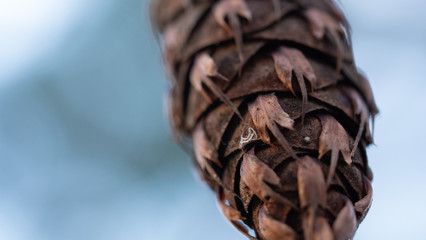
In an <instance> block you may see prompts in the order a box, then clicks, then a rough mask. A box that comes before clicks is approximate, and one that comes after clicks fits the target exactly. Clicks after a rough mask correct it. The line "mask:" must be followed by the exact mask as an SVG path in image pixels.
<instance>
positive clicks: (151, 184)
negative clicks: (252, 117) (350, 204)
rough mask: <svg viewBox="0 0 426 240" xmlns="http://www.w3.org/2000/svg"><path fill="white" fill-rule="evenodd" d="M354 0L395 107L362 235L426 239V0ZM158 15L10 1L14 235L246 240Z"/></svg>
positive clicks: (7, 77) (45, 239)
mask: <svg viewBox="0 0 426 240" xmlns="http://www.w3.org/2000/svg"><path fill="white" fill-rule="evenodd" d="M341 3H342V5H343V8H344V11H345V12H346V14H347V16H348V18H349V20H350V22H351V24H352V28H353V41H354V50H355V56H356V60H357V64H358V65H359V67H361V68H362V69H363V70H364V71H365V72H366V73H367V74H368V76H369V78H370V80H371V84H372V86H373V90H374V93H375V97H376V101H377V104H378V105H379V107H380V110H381V114H380V116H379V117H378V119H377V122H376V129H375V140H376V144H377V146H372V147H370V149H369V159H370V164H371V167H372V169H373V171H374V174H375V179H374V182H373V187H374V190H375V192H374V202H373V207H372V209H371V211H370V214H369V215H368V217H367V219H366V220H365V221H364V223H363V224H362V225H361V227H360V229H359V231H358V233H357V235H356V238H355V239H366V240H368V239H411V240H415V239H424V238H425V235H426V228H425V221H424V220H423V216H424V214H425V213H426V205H425V204H424V203H425V202H426V191H425V190H426V186H425V185H426V174H425V169H426V161H425V160H426V157H425V152H424V151H423V150H424V145H425V137H426V127H425V118H426V97H425V93H424V92H425V89H426V79H425V76H426V65H425V64H426V45H425V44H426V24H425V22H426V15H425V14H424V10H425V7H426V2H425V1H422V0H405V1H402V0H394V1H387V0H375V1H367V0H358V1H349V0H341ZM147 13H148V1H147V0H121V1H113V0H91V1H84V0H61V1H57V0H1V1H0V239H7V240H57V239H61V240H71V239H73V240H75V239H79V240H85V239H90V240H109V239H111V240H112V239H114V240H117V239H119V240H127V239H128V240H130V239H132V240H133V239H143V240H154V239H155V240H198V239H205V240H213V239H244V238H243V237H242V235H241V234H239V233H238V232H237V230H234V228H233V227H232V226H231V225H230V224H228V223H227V222H226V221H225V219H224V218H223V217H222V215H221V213H220V212H219V210H218V209H217V206H216V203H215V197H214V195H213V193H211V192H210V190H209V189H208V187H207V186H206V185H204V184H203V183H201V182H200V181H199V180H198V178H197V177H196V175H195V174H194V173H193V169H192V167H191V161H190V159H189V156H188V155H187V154H186V153H184V152H183V151H182V150H180V149H179V147H177V146H176V145H175V144H174V143H173V141H172V138H171V136H170V130H169V127H168V121H167V117H166V114H165V110H164V109H165V108H164V103H163V100H164V96H165V95H166V88H167V82H166V80H165V78H164V73H163V67H162V60H161V56H160V52H159V49H158V44H157V43H156V40H155V39H154V37H153V36H152V32H151V29H150V24H149V19H148V14H147Z"/></svg>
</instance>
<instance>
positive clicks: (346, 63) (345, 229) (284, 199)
mask: <svg viewBox="0 0 426 240" xmlns="http://www.w3.org/2000/svg"><path fill="white" fill-rule="evenodd" d="M152 19H153V24H154V27H155V28H156V29H157V31H159V32H160V35H161V43H162V48H163V54H164V60H165V66H166V69H167V72H168V74H169V78H170V79H171V85H172V88H171V91H170V98H169V114H170V120H171V125H172V128H173V132H174V135H175V136H176V138H177V139H178V140H179V141H183V142H185V141H186V140H190V139H192V140H193V149H194V164H195V166H196V168H197V169H198V170H199V172H200V174H201V176H202V178H203V179H204V180H205V181H206V182H207V183H208V184H209V186H210V187H211V188H212V189H213V190H214V191H215V192H216V194H217V199H218V202H219V206H220V207H221V209H222V211H223V213H224V215H225V216H226V217H227V218H228V219H229V221H231V223H232V224H233V225H234V226H235V227H236V228H238V229H239V230H240V231H241V232H242V233H243V234H244V235H246V236H247V237H248V238H249V239H263V240H278V239H335V240H344V239H350V238H352V237H353V236H354V234H355V231H356V229H357V227H358V225H359V224H360V222H361V221H362V220H363V219H364V217H365V215H366V214H367V212H368V210H369V207H370V205H371V200H372V188H371V183H370V181H371V180H372V173H371V171H370V169H369V167H368V163H367V156H366V151H365V147H366V146H367V145H369V144H371V143H372V141H373V139H372V135H371V133H370V127H369V122H370V118H371V119H373V123H374V116H375V115H376V114H377V113H378V110H377V107H376V105H375V103H374V99H373V95H372V91H371V89H370V85H369V83H368V81H367V80H366V78H365V77H364V76H362V75H361V74H360V73H358V71H357V69H356V67H355V64H354V60H353V54H352V49H351V39H350V35H349V26H348V23H347V21H346V20H345V18H344V16H343V15H342V13H341V11H340V10H339V9H338V8H337V7H336V5H335V4H334V3H333V2H332V1H329V0H286V1H284V0H219V1H214V0H157V1H154V2H153V3H152ZM248 228H251V229H253V230H254V232H255V234H256V235H255V236H251V235H250V233H249V230H248Z"/></svg>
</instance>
